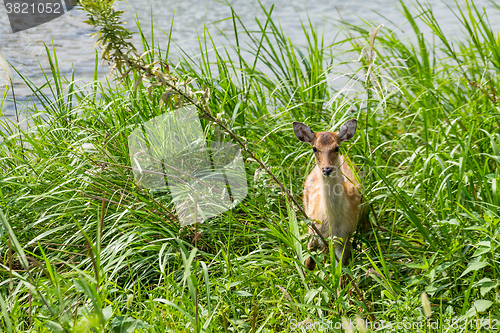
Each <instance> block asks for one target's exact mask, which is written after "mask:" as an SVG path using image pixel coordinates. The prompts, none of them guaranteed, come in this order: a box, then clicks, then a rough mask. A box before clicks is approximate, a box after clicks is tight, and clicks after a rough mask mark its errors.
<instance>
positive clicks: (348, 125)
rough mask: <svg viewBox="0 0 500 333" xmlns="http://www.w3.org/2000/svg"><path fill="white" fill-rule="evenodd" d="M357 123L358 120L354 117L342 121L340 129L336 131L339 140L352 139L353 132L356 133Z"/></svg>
mask: <svg viewBox="0 0 500 333" xmlns="http://www.w3.org/2000/svg"><path fill="white" fill-rule="evenodd" d="M357 123H358V121H357V120H356V119H351V120H348V121H346V122H345V123H343V124H342V126H340V129H339V131H338V132H337V135H338V137H339V140H340V142H344V141H347V140H351V139H352V137H353V136H354V133H356V124H357Z"/></svg>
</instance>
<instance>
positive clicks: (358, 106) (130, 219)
mask: <svg viewBox="0 0 500 333" xmlns="http://www.w3.org/2000/svg"><path fill="white" fill-rule="evenodd" d="M82 3H83V5H84V6H86V7H85V8H86V9H87V12H88V13H89V15H91V17H90V18H91V20H90V21H89V23H91V24H93V25H95V26H96V27H99V28H102V29H103V30H102V32H103V34H102V35H101V37H102V36H104V37H105V38H103V39H102V40H101V42H102V45H103V47H104V48H105V51H104V52H103V57H104V59H106V60H107V61H109V62H110V63H111V64H115V65H116V68H115V69H116V71H115V73H116V74H121V75H119V76H120V77H119V78H117V79H116V80H113V81H106V82H101V81H99V80H97V74H96V77H95V79H94V81H93V82H92V83H90V84H89V85H88V86H84V87H81V86H77V85H76V83H75V82H74V77H72V78H65V77H62V76H61V75H60V73H59V70H58V60H57V55H56V54H55V52H54V51H53V49H52V48H50V47H47V49H46V52H47V57H48V59H49V62H50V65H51V71H50V72H48V73H46V83H45V84H44V85H43V86H41V87H37V86H34V85H33V84H31V82H30V81H29V79H28V78H26V77H24V76H22V73H18V75H20V76H21V77H22V78H23V79H24V80H25V82H26V83H27V84H28V85H29V86H30V88H31V89H32V91H33V93H34V94H35V95H36V96H37V97H38V98H39V99H40V101H41V107H40V106H37V105H34V104H33V105H29V106H28V108H29V112H30V116H31V118H30V119H31V120H30V125H29V126H28V128H27V129H25V128H24V129H23V128H22V127H18V126H16V125H15V124H12V123H11V122H9V121H8V120H2V123H1V124H2V129H1V131H0V133H1V138H0V208H1V211H0V221H1V224H0V253H1V254H2V260H1V262H0V275H1V279H0V280H1V281H2V282H0V304H1V314H0V318H1V319H0V326H1V327H2V330H3V331H5V332H9V333H10V332H133V331H134V329H135V331H136V332H202V331H203V332H230V331H231V332H288V331H294V330H297V331H300V330H301V329H302V330H304V331H308V330H307V329H306V328H309V329H310V330H309V331H320V330H321V327H325V325H327V324H328V325H329V326H328V327H330V326H331V327H334V329H333V331H340V330H338V329H335V327H339V326H340V324H341V323H342V320H344V321H345V320H352V321H355V320H356V318H357V317H359V318H360V319H364V320H370V321H371V325H375V327H380V325H388V323H392V324H393V325H396V324H397V323H402V324H403V325H406V326H402V327H401V328H396V327H394V326H393V327H392V329H393V331H405V329H406V331H422V332H424V331H433V332H434V331H436V332H439V331H443V332H444V331H448V332H451V331H457V332H464V331H469V332H475V331H478V327H479V326H481V325H482V328H483V331H496V330H498V328H499V327H500V324H499V323H498V320H499V319H500V313H499V310H498V309H499V305H500V297H499V292H500V288H499V281H498V276H499V274H500V261H499V259H500V254H499V253H500V252H499V251H498V247H499V246H500V236H499V233H500V224H499V222H500V216H499V210H498V209H499V207H500V189H499V185H500V183H499V181H500V171H499V168H498V166H499V163H500V151H499V149H500V148H499V147H500V134H499V124H500V122H499V120H500V114H499V109H498V99H499V96H498V92H497V89H498V87H499V79H498V77H499V75H498V74H499V73H500V40H499V36H498V33H496V32H494V31H493V30H492V29H491V27H490V25H489V23H488V20H487V16H486V14H485V13H484V12H483V10H482V9H479V8H476V7H475V6H474V5H473V3H471V2H468V3H467V6H466V9H465V10H464V11H461V10H460V9H459V8H458V7H457V8H454V9H453V10H454V12H455V13H456V14H457V16H458V17H459V18H460V20H461V21H462V24H463V28H464V32H465V33H466V35H465V36H464V38H463V39H462V41H460V42H457V41H455V42H454V43H453V44H452V43H450V41H449V39H447V36H444V35H443V33H442V31H441V29H440V27H439V24H438V23H437V22H436V20H435V19H434V17H433V13H432V11H431V10H429V9H428V8H426V7H424V6H420V7H419V10H420V13H419V15H412V14H410V12H409V11H408V9H407V7H405V6H404V4H401V8H402V13H403V14H404V15H405V16H406V18H407V19H408V21H409V23H410V25H411V27H412V28H413V30H414V32H415V34H416V36H417V38H416V41H415V43H413V44H411V43H410V42H408V41H402V40H400V39H399V37H398V36H397V34H395V33H393V32H392V31H389V30H388V29H386V28H380V29H379V30H377V29H374V28H364V27H360V26H349V25H347V24H346V23H342V22H340V23H339V25H341V24H342V25H343V26H344V27H345V29H346V30H345V32H346V37H345V39H343V40H340V39H339V40H336V41H335V43H334V44H331V41H326V40H324V38H323V37H322V35H321V34H320V33H319V32H318V30H317V29H315V28H314V27H313V26H312V24H311V23H310V22H305V23H304V25H303V31H304V34H305V36H306V37H307V41H308V44H307V45H305V46H298V45H294V44H293V39H292V38H290V37H289V36H288V35H287V34H286V32H284V31H282V29H281V28H280V26H279V24H278V23H277V22H274V21H273V20H271V19H270V17H271V12H272V8H262V12H263V16H262V18H261V19H260V20H259V21H258V22H257V23H258V26H259V29H257V30H256V31H254V30H252V31H249V30H247V29H246V28H245V22H241V21H240V20H239V18H238V16H237V13H234V16H233V18H232V19H233V22H234V34H231V33H227V34H226V35H225V37H227V39H228V41H229V42H230V43H231V45H232V46H230V47H227V48H220V47H219V48H217V47H216V46H215V45H213V43H212V38H211V36H210V35H209V34H208V32H207V31H205V32H204V34H203V36H200V39H199V43H200V48H201V49H202V50H203V52H202V54H200V56H198V57H189V56H187V55H185V57H184V58H183V59H182V60H181V61H180V62H179V63H171V62H170V61H169V56H168V55H169V46H167V47H165V46H162V47H165V48H157V47H154V45H155V42H154V40H151V39H150V40H148V39H147V38H145V37H144V34H142V32H141V33H140V36H141V37H142V39H141V40H142V45H141V48H142V50H141V51H139V52H140V53H143V52H145V51H148V52H147V53H146V54H144V56H143V57H142V58H138V57H137V56H136V53H135V51H134V48H133V47H132V45H131V44H130V39H129V38H128V37H129V36H130V34H129V32H128V31H124V30H120V28H119V27H120V22H119V13H117V12H114V11H113V10H112V5H113V2H112V1H111V2H109V1H104V0H100V1H96V2H92V1H88V2H87V1H82ZM92 4H94V5H93V6H94V7H91V5H92ZM103 13H109V14H113V15H115V14H116V16H100V15H102V14H103ZM417 16H418V17H419V20H420V21H418V22H416V21H415V19H414V17H417ZM99 17H100V18H101V20H99ZM92 18H93V19H94V20H93V21H92ZM417 23H418V24H419V25H422V24H427V25H428V26H429V27H431V28H432V30H433V32H434V34H435V35H436V36H437V37H438V38H437V40H438V41H439V42H438V43H437V45H435V46H431V45H430V43H429V42H428V41H426V40H425V39H424V37H423V35H422V34H421V33H420V31H419V28H418V25H417ZM106 27H107V28H106ZM109 27H112V29H109ZM138 28H139V31H142V30H141V26H140V25H138ZM105 33H107V34H108V35H106V34H105ZM108 37H109V38H108ZM243 40H244V41H246V42H248V43H243ZM109 45H111V46H109ZM107 46H109V47H107ZM135 47H136V48H137V50H139V49H141V48H139V47H138V45H136V46H135ZM346 49H348V52H347V53H343V54H342V59H341V58H340V56H339V53H340V52H341V50H346ZM248 59H251V60H250V61H249V60H248ZM346 59H347V60H346ZM353 60H354V61H353ZM356 60H358V61H356ZM155 62H156V63H155ZM153 63H155V64H154V65H150V64H153ZM96 65H97V60H96ZM340 65H342V66H344V67H343V68H347V70H344V72H343V75H345V77H346V78H347V79H348V80H349V83H347V85H346V87H350V86H352V87H353V88H354V89H355V91H353V90H348V89H345V90H341V91H333V90H332V89H330V88H329V85H328V81H327V80H328V78H332V75H335V74H333V73H334V72H335V71H336V70H337V69H338V68H339V66H340ZM155 66H156V69H154V68H153V67H155ZM160 72H161V73H160ZM161 77H163V78H164V79H165V78H167V79H166V80H165V82H163V81H162V79H161ZM151 83H153V84H152V85H151ZM150 85H151V86H150ZM148 86H150V87H149V88H148ZM172 86H173V87H172ZM169 89H170V90H169ZM167 90H168V93H167V94H165V92H167ZM8 96H9V91H8V89H7V90H6V91H5V93H4V94H3V100H2V105H3V102H4V101H5V99H6V98H8ZM49 96H53V98H51V97H49ZM190 103H196V104H197V105H198V106H199V109H200V115H201V116H202V118H203V119H202V125H203V127H204V129H205V132H206V136H207V138H208V139H212V140H215V138H217V139H220V137H221V136H223V137H224V138H225V139H226V140H230V139H233V140H236V142H238V140H240V142H241V143H242V144H243V147H242V148H243V150H244V152H243V154H244V157H245V159H246V162H247V165H246V167H247V174H248V184H249V193H248V196H247V198H246V199H245V200H244V202H243V203H241V204H240V205H238V206H237V207H236V208H235V209H233V210H231V211H229V212H226V213H224V214H223V215H221V216H218V217H216V218H213V219H210V220H209V221H206V222H205V223H203V224H200V225H198V226H197V229H195V228H182V229H181V228H180V225H179V222H178V221H177V220H176V218H175V214H173V211H174V208H173V205H172V204H171V203H170V201H169V196H168V195H165V193H160V192H155V191H152V190H148V189H144V188H141V187H139V186H137V185H136V184H135V183H134V178H133V174H132V172H131V168H130V165H131V164H130V160H129V152H128V147H127V138H128V135H129V134H130V133H131V131H132V130H133V129H134V128H136V126H137V125H138V124H140V123H142V122H145V121H147V120H148V119H151V118H152V117H154V116H157V115H160V114H162V113H164V112H169V110H170V109H172V108H175V107H177V106H179V105H181V104H190ZM352 117H355V118H357V119H358V132H357V133H356V135H355V138H354V139H353V140H352V141H351V142H350V143H347V144H345V145H344V146H343V148H342V151H343V153H345V154H348V155H349V156H350V157H351V159H352V160H353V162H354V163H355V164H357V165H358V166H359V167H360V169H362V170H363V174H364V182H363V187H364V193H365V194H364V195H365V200H366V202H367V204H368V205H369V206H370V222H371V223H372V231H370V232H368V233H361V232H358V233H356V235H355V243H356V245H355V248H354V251H353V254H352V256H353V257H352V260H351V262H350V263H349V265H348V267H342V268H341V267H338V266H337V267H336V266H335V263H334V262H332V261H331V260H330V259H327V258H326V256H327V255H323V254H317V253H314V254H313V255H317V256H319V257H320V256H325V260H324V261H323V264H322V265H318V267H317V269H316V270H315V271H314V272H309V271H307V270H305V269H304V267H303V264H302V260H303V258H305V257H307V256H308V255H310V254H309V253H308V251H307V247H306V244H307V241H308V236H307V223H309V222H308V221H306V219H305V217H304V216H303V215H302V214H301V209H299V207H296V205H295V204H294V203H293V201H292V200H291V198H290V197H289V196H287V195H286V193H285V191H284V190H283V189H282V188H280V185H279V184H283V185H284V186H286V187H287V189H288V190H290V193H292V196H293V198H294V199H295V200H296V201H298V202H301V200H300V193H301V188H302V184H303V180H304V178H305V176H306V175H307V173H308V171H310V170H311V168H312V166H313V165H314V164H313V163H314V161H313V154H312V152H311V150H310V148H309V147H308V146H306V145H305V144H301V143H299V142H298V141H297V140H296V138H295V137H294V134H293V130H292V126H291V123H292V121H295V120H297V121H302V122H305V123H307V124H309V125H311V128H312V129H313V130H316V131H320V130H327V129H336V128H338V126H339V125H340V124H341V123H342V122H343V121H345V120H346V119H349V118H352ZM260 163H263V164H264V165H265V166H266V167H267V168H268V169H269V171H270V172H272V174H273V175H274V176H275V177H276V180H278V182H279V184H278V182H276V181H275V180H273V178H272V176H271V175H270V173H266V172H263V169H262V165H261V164H260ZM424 291H425V292H426V294H427V297H428V299H429V301H430V309H431V311H432V312H431V313H430V314H429V310H428V304H427V303H426V301H425V300H426V299H427V297H426V296H423V297H422V293H423V292H424ZM422 299H423V300H424V301H423V302H422ZM423 305H424V306H423ZM424 308H426V310H425V311H424ZM318 323H322V325H319V324H318ZM375 323H378V324H375ZM312 325H316V326H314V327H313V326H312ZM377 325H379V326H377ZM410 325H411V326H410ZM419 325H422V326H421V327H420V328H419ZM495 325H496V326H495ZM299 326H300V327H301V328H300V329H299V328H298V327H299ZM409 327H412V328H411V329H410V328H409ZM488 327H489V328H488ZM358 328H359V329H362V327H361V326H359V327H358ZM372 328H373V327H372ZM328 330H329V331H331V330H330V329H328ZM381 331H383V330H381ZM386 331H389V329H387V330H386Z"/></svg>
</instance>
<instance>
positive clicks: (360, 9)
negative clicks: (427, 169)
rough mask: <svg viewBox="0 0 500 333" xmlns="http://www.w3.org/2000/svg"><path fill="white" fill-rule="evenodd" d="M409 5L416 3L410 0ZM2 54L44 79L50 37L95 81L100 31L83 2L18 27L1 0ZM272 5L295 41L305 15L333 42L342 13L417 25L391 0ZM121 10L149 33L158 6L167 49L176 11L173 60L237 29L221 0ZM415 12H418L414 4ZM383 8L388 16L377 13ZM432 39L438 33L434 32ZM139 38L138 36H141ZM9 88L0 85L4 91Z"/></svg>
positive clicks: (148, 0)
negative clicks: (201, 39)
mask: <svg viewBox="0 0 500 333" xmlns="http://www.w3.org/2000/svg"><path fill="white" fill-rule="evenodd" d="M406 2H408V5H409V6H410V8H414V7H413V6H412V5H411V2H409V1H405V3H406ZM0 3H1V5H0V53H1V54H2V55H3V56H4V58H5V59H7V61H9V62H10V63H11V64H12V65H14V66H15V67H16V68H17V69H18V70H19V71H20V72H21V73H23V75H25V76H27V77H29V78H30V80H32V81H33V82H34V83H35V84H40V83H41V82H44V79H43V72H42V70H41V69H40V64H41V65H42V68H44V69H45V71H48V69H49V67H48V61H47V59H46V55H45V50H44V44H43V43H46V44H47V45H49V46H50V45H51V44H52V43H53V44H54V46H55V49H56V52H57V57H58V61H59V67H60V71H61V73H62V74H63V75H66V76H67V77H68V78H70V77H71V76H70V73H71V70H72V68H74V70H75V74H76V79H77V80H80V81H81V82H82V83H83V82H86V81H88V80H89V79H90V78H92V77H93V74H94V61H95V56H96V51H95V49H94V43H95V40H96V39H95V38H91V37H90V36H89V34H90V33H92V32H93V30H92V29H91V28H90V26H88V25H87V24H85V23H83V21H84V20H85V15H84V13H83V12H82V11H80V10H78V9H73V10H72V11H70V12H69V13H67V14H66V15H63V16H62V17H60V18H58V19H56V20H54V21H51V22H48V23H46V24H44V25H41V26H38V27H35V28H32V29H29V30H25V31H22V32H18V33H15V34H14V33H12V31H11V28H10V25H9V23H8V20H7V14H6V10H5V7H4V6H3V2H2V1H0ZM229 3H230V4H231V5H232V6H233V9H234V10H235V12H236V14H237V15H238V16H240V17H241V20H242V21H243V23H244V24H245V25H246V26H247V28H249V29H251V28H253V27H255V26H256V24H255V19H254V18H255V17H258V18H259V19H261V20H262V21H263V20H264V19H265V17H264V15H263V12H262V10H261V8H260V6H259V3H258V1H256V0H246V1H241V0H240V1H235V0H232V1H229ZM261 3H262V4H263V6H264V7H265V8H266V9H269V8H271V5H272V4H273V3H274V11H273V18H277V19H278V20H279V22H280V24H281V26H282V27H283V29H284V30H285V31H286V32H287V33H288V34H289V36H290V38H291V39H292V41H293V42H294V43H295V44H305V43H306V41H305V38H304V37H303V32H302V26H301V24H300V20H302V21H306V20H307V18H308V17H309V18H310V20H311V21H312V22H313V24H314V25H315V26H316V27H319V28H320V27H325V36H326V40H327V41H333V40H334V39H335V38H341V37H340V36H337V33H338V30H339V29H338V27H339V23H338V22H337V21H338V20H339V19H340V16H341V17H342V19H343V20H345V21H346V22H349V23H353V24H362V25H365V26H366V24H367V23H364V22H363V21H368V22H371V24H373V25H374V26H377V25H379V24H383V25H384V28H385V29H391V30H395V31H397V32H398V34H400V35H403V36H407V37H408V38H411V33H410V31H411V27H410V26H409V24H407V23H406V20H405V19H404V17H403V15H402V14H401V12H400V9H399V5H398V4H397V3H396V2H395V1H391V0H372V1H369V2H367V1H346V0H337V1H335V0H316V1H299V0H275V1H272V0H261ZM474 3H475V5H476V6H477V7H479V8H480V7H483V6H484V7H486V8H487V10H488V16H489V18H490V22H492V24H494V27H495V28H498V27H500V23H497V22H500V12H499V11H497V10H495V9H491V7H490V6H489V5H488V4H489V0H476V1H474ZM447 5H449V6H451V7H454V6H455V5H454V0H444V1H443V2H437V3H433V4H432V8H433V11H434V14H435V16H436V18H437V20H438V22H440V23H441V26H442V28H443V30H444V32H445V33H446V34H447V35H448V36H450V38H458V39H460V38H461V37H460V36H461V32H460V30H459V23H458V20H457V18H456V17H455V16H454V15H453V14H452V13H451V11H450V10H449V9H448V7H447ZM118 8H119V9H122V10H125V11H126V13H125V14H124V19H125V20H126V21H127V22H128V23H127V26H128V27H129V28H130V29H132V30H134V31H136V28H135V22H134V21H135V18H136V16H137V17H138V19H139V21H140V22H141V24H142V25H143V28H144V30H145V31H146V32H147V33H149V26H150V16H151V15H150V11H151V8H152V9H153V16H154V31H155V44H157V45H160V46H161V47H162V48H166V45H167V43H168V37H167V36H166V35H165V34H164V33H162V32H161V30H163V31H165V32H168V31H169V30H170V28H171V27H170V26H171V21H172V15H174V11H175V20H174V24H173V26H172V42H173V46H172V47H171V54H172V57H171V59H172V60H173V58H175V57H176V56H179V54H180V52H179V49H180V48H181V49H183V50H184V51H186V52H187V53H188V54H197V53H198V52H199V47H198V36H197V33H199V34H202V33H203V29H204V27H205V26H206V28H207V29H208V30H209V31H210V33H211V34H212V36H214V37H215V39H216V40H217V43H218V44H220V45H227V44H229V43H230V42H231V43H234V41H227V40H224V39H222V37H221V35H220V34H219V33H218V30H220V31H223V32H226V33H228V35H229V36H232V35H233V34H232V33H233V25H232V20H231V19H230V18H231V9H230V7H229V6H227V5H225V4H222V3H220V2H218V1H215V0H208V1H200V0H184V1H178V0H163V1H160V0H133V1H130V2H129V3H126V2H122V3H119V5H118ZM413 11H415V10H414V9H413ZM376 12H379V13H381V14H382V15H383V16H380V15H378V14H377V13H376ZM423 28H424V29H423V31H424V33H425V34H426V35H428V36H429V37H431V32H430V31H429V29H425V27H423ZM430 40H431V39H430ZM134 41H135V42H136V43H137V44H138V36H137V35H136V36H135V37H134ZM108 72H109V68H108V67H107V65H100V68H99V73H100V75H101V76H102V75H105V74H106V73H108ZM14 87H15V90H16V97H17V100H18V102H20V104H21V106H20V107H21V108H22V104H23V103H26V101H27V100H28V99H29V97H30V95H31V93H30V90H29V89H28V87H27V86H26V85H25V84H23V83H22V82H21V80H20V78H19V77H18V76H17V75H14ZM2 92H3V88H0V93H2ZM3 115H5V116H7V117H13V115H14V108H13V103H12V102H11V101H8V102H7V103H6V105H4V108H3Z"/></svg>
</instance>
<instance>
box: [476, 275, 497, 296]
mask: <svg viewBox="0 0 500 333" xmlns="http://www.w3.org/2000/svg"><path fill="white" fill-rule="evenodd" d="M496 286H498V282H493V281H491V279H490V278H484V279H481V280H479V281H478V282H476V283H475V284H474V287H481V289H480V291H481V296H484V295H485V294H486V293H487V292H488V291H490V290H491V289H493V288H495V287H496Z"/></svg>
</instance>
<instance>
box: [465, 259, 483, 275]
mask: <svg viewBox="0 0 500 333" xmlns="http://www.w3.org/2000/svg"><path fill="white" fill-rule="evenodd" d="M488 265H489V263H488V262H486V261H480V262H474V263H469V266H468V267H467V269H466V270H465V271H464V272H463V273H462V275H460V277H462V276H464V275H465V274H467V273H469V272H475V271H477V270H480V269H481V268H483V267H486V266H488Z"/></svg>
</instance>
